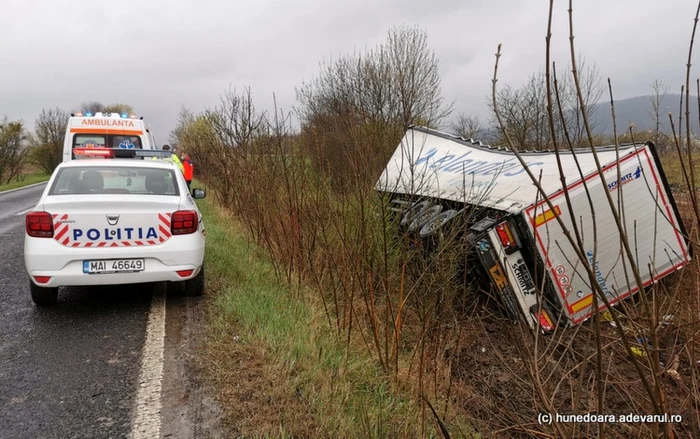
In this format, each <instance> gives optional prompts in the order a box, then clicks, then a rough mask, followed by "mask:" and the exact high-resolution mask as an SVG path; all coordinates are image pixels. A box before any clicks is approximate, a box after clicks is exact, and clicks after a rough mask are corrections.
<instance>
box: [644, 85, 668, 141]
mask: <svg viewBox="0 0 700 439" xmlns="http://www.w3.org/2000/svg"><path fill="white" fill-rule="evenodd" d="M651 88H652V89H653V90H654V94H653V95H651V96H649V101H651V111H649V116H650V117H651V120H652V121H654V145H656V146H657V147H658V148H659V150H661V151H664V150H665V149H666V147H667V144H668V136H666V135H665V134H664V130H663V123H662V122H661V120H662V118H666V117H667V116H666V115H662V114H661V111H662V110H663V108H661V105H662V103H663V100H664V98H665V97H666V93H668V90H669V87H668V86H666V85H664V83H663V82H661V81H660V80H658V79H655V80H654V82H652V83H651ZM666 113H668V112H666Z"/></svg>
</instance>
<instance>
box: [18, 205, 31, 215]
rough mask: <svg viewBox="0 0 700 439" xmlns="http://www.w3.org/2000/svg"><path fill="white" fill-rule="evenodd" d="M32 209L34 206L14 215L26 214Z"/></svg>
mask: <svg viewBox="0 0 700 439" xmlns="http://www.w3.org/2000/svg"><path fill="white" fill-rule="evenodd" d="M32 209H34V208H33V207H30V208H29V209H27V210H25V211H24V212H20V213H16V214H15V216H22V215H26V214H28V213H29V212H31V211H32Z"/></svg>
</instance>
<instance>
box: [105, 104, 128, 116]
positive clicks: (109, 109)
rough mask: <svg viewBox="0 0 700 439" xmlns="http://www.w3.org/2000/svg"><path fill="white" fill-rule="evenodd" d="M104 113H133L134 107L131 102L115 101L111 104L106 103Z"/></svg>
mask: <svg viewBox="0 0 700 439" xmlns="http://www.w3.org/2000/svg"><path fill="white" fill-rule="evenodd" d="M102 112H103V113H120V114H121V113H129V114H131V113H133V112H134V107H132V106H131V105H129V104H124V103H119V102H117V103H115V104H109V105H105V107H104V108H103V109H102Z"/></svg>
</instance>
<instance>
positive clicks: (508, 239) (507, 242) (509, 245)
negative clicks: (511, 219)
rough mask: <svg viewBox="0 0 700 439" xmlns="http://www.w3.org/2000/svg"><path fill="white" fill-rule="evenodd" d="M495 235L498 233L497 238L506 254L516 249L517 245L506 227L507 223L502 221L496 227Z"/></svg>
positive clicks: (508, 227)
mask: <svg viewBox="0 0 700 439" xmlns="http://www.w3.org/2000/svg"><path fill="white" fill-rule="evenodd" d="M496 233H498V238H499V239H500V240H501V244H502V245H503V249H504V250H505V252H506V254H511V253H513V252H514V251H516V250H517V249H518V243H517V242H516V241H515V236H514V235H513V232H512V231H511V230H510V226H508V221H503V222H502V223H500V224H499V225H497V226H496Z"/></svg>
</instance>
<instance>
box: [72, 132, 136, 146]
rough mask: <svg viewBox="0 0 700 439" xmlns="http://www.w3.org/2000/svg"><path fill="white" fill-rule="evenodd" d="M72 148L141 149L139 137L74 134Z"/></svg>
mask: <svg viewBox="0 0 700 439" xmlns="http://www.w3.org/2000/svg"><path fill="white" fill-rule="evenodd" d="M73 148H124V149H134V148H136V149H143V142H141V137H140V136H127V135H123V134H102V133H95V134H92V133H90V134H76V135H74V136H73Z"/></svg>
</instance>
